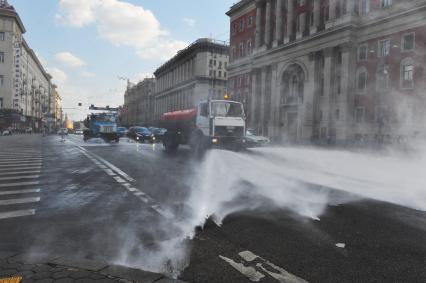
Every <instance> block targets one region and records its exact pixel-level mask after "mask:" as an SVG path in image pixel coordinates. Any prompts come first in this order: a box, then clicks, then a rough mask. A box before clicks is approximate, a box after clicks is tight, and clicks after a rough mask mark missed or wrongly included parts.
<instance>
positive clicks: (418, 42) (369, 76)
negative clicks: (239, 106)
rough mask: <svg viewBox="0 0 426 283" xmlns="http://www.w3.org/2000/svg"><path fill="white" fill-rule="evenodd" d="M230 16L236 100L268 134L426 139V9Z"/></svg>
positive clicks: (290, 4) (300, 6)
mask: <svg viewBox="0 0 426 283" xmlns="http://www.w3.org/2000/svg"><path fill="white" fill-rule="evenodd" d="M227 14H228V16H229V17H230V31H231V37H230V44H231V62H230V66H229V68H228V73H229V92H230V94H231V96H236V97H238V96H242V99H245V100H246V101H247V107H246V110H247V116H248V120H249V123H250V127H252V128H254V129H256V130H257V131H259V132H260V133H261V134H264V135H269V136H271V137H274V138H276V139H277V140H281V141H288V142H308V141H315V142H317V141H318V142H334V141H337V142H340V143H345V142H348V141H351V140H353V139H354V138H362V139H363V140H371V141H373V140H378V139H381V138H383V137H386V138H389V139H391V138H395V139H396V138H398V137H401V136H407V135H412V134H415V133H416V132H420V131H423V130H424V125H425V123H421V121H423V120H422V119H423V118H424V117H423V115H424V114H425V110H426V108H425V107H426V106H425V105H426V95H425V82H426V80H425V76H426V72H425V71H424V68H425V67H424V66H425V63H426V52H425V51H426V17H425V14H426V1H420V0H417V1H402V0H353V1H350V0H330V1H320V0H294V1H293V0H243V1H240V2H238V3H237V4H235V5H234V6H232V7H231V9H230V10H229V11H228V13H227ZM253 42H254V44H253Z"/></svg>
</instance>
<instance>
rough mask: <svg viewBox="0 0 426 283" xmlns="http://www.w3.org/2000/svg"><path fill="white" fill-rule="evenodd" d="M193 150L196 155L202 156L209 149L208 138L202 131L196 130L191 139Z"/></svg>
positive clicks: (190, 143)
mask: <svg viewBox="0 0 426 283" xmlns="http://www.w3.org/2000/svg"><path fill="white" fill-rule="evenodd" d="M189 145H190V147H191V150H192V151H193V153H194V154H195V155H196V156H202V155H203V154H204V152H205V151H206V149H207V144H206V139H205V138H204V135H203V134H202V133H201V132H198V131H197V132H194V133H192V135H191V139H190V141H189Z"/></svg>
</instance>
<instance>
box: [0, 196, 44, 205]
mask: <svg viewBox="0 0 426 283" xmlns="http://www.w3.org/2000/svg"><path fill="white" fill-rule="evenodd" d="M39 201H40V197H35V198H15V199H4V200H0V205H12V204H23V203H34V202H39Z"/></svg>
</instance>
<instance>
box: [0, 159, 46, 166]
mask: <svg viewBox="0 0 426 283" xmlns="http://www.w3.org/2000/svg"><path fill="white" fill-rule="evenodd" d="M26 163H42V160H20V161H0V165H3V164H6V165H13V164H17V165H21V164H26Z"/></svg>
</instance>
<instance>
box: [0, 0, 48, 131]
mask: <svg viewBox="0 0 426 283" xmlns="http://www.w3.org/2000/svg"><path fill="white" fill-rule="evenodd" d="M24 33H25V27H24V25H23V23H22V21H21V19H20V17H19V15H18V14H17V12H16V11H15V9H14V8H13V6H11V5H9V4H8V3H7V1H6V0H1V1H0V108H2V111H3V112H9V113H13V115H12V116H10V117H9V119H3V121H2V122H3V124H4V125H3V127H4V126H7V127H13V128H23V127H32V128H33V129H34V130H36V131H37V130H39V129H41V127H42V126H47V120H46V118H47V117H49V114H51V111H52V109H51V107H50V104H51V90H52V83H51V79H52V78H51V76H50V75H49V74H48V73H47V72H46V71H45V69H44V68H43V66H42V64H41V63H40V61H39V60H38V58H37V56H36V54H35V53H34V51H33V50H32V49H31V48H30V47H29V46H28V44H27V42H26V41H25V39H24V38H23V34H24Z"/></svg>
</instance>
